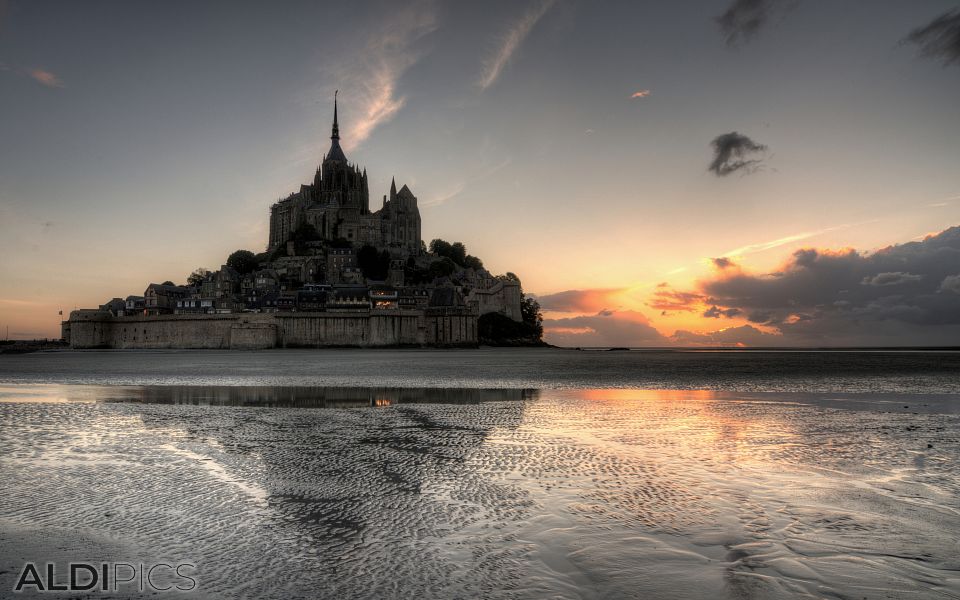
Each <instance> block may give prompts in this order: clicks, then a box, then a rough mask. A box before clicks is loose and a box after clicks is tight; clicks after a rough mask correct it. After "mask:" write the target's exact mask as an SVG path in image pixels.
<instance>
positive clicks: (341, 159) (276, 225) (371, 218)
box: [268, 95, 421, 256]
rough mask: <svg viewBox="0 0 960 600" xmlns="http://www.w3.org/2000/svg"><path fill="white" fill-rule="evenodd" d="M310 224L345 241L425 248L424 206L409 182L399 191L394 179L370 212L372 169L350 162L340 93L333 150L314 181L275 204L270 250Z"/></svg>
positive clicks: (395, 249)
mask: <svg viewBox="0 0 960 600" xmlns="http://www.w3.org/2000/svg"><path fill="white" fill-rule="evenodd" d="M305 225H309V226H311V227H312V228H313V229H314V230H315V231H316V234H317V235H319V237H320V238H321V239H322V240H325V241H328V242H333V241H338V242H341V243H342V242H344V241H345V242H349V243H351V244H352V245H353V246H354V247H360V246H364V245H371V246H375V247H381V248H386V249H388V250H390V251H391V253H392V254H396V255H399V256H416V255H418V254H419V253H420V247H421V241H420V239H421V238H420V235H421V234H420V211H419V209H418V208H417V199H416V197H415V196H414V195H413V193H412V192H411V191H410V189H409V188H408V187H407V186H403V187H402V188H401V189H400V191H399V192H398V191H397V189H396V184H395V183H392V184H391V189H390V196H389V199H388V198H387V197H386V196H385V197H384V202H383V207H382V208H381V209H380V210H378V211H377V212H374V213H371V212H370V188H369V184H368V178H367V171H366V169H363V170H361V169H360V167H359V166H357V165H351V164H350V162H349V161H348V160H347V157H346V155H345V154H344V153H343V149H342V148H341V147H340V123H339V119H338V114H337V98H336V95H334V101H333V127H332V129H331V132H330V150H328V151H327V154H326V155H325V156H324V157H323V161H322V162H321V163H320V166H319V167H318V168H317V172H316V174H315V176H314V179H313V184H312V185H302V186H300V191H298V192H294V193H293V194H290V196H288V197H287V198H285V199H283V200H281V201H279V202H277V203H276V204H274V205H273V206H272V207H271V208H270V242H269V247H268V250H275V249H276V248H279V247H281V246H283V245H284V244H286V243H287V241H289V240H290V239H292V237H293V235H294V233H295V232H297V231H298V230H301V229H303V228H304V226H305Z"/></svg>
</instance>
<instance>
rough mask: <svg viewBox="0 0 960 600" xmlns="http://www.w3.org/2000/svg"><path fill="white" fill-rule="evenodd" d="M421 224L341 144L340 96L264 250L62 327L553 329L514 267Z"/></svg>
mask: <svg viewBox="0 0 960 600" xmlns="http://www.w3.org/2000/svg"><path fill="white" fill-rule="evenodd" d="M420 227H421V223H420V210H419V208H418V207H417V198H416V196H414V195H413V192H411V191H410V189H409V188H408V187H407V186H405V185H404V186H403V187H401V188H400V190H399V191H398V190H397V186H396V182H395V180H394V181H392V182H391V185H390V192H389V194H388V195H384V196H383V202H382V205H381V207H380V209H379V210H377V211H374V212H371V210H370V188H369V180H368V178H367V171H366V169H362V170H361V169H360V167H358V166H357V165H354V164H351V163H350V162H349V161H348V160H347V157H346V155H345V154H344V152H343V149H342V148H341V147H340V124H339V119H338V115H337V99H336V96H334V106H333V127H332V131H331V135H330V149H329V151H328V152H327V153H326V155H325V156H324V157H323V160H322V162H321V164H320V166H319V167H318V168H317V171H316V174H315V175H314V178H313V183H312V184H308V185H302V186H301V187H300V190H299V191H297V192H295V193H293V194H291V195H289V196H288V197H286V198H284V199H282V200H280V201H278V202H276V203H275V204H273V206H271V207H270V238H269V241H268V244H267V248H266V251H264V252H261V253H259V254H254V253H253V252H249V251H246V250H240V251H237V252H234V253H233V254H232V255H231V256H230V258H229V259H228V260H227V262H226V264H224V265H223V266H221V267H220V269H218V270H216V271H209V270H207V269H203V268H201V269H197V270H196V271H194V273H193V274H191V275H190V277H189V279H188V281H187V283H186V284H185V285H178V284H175V283H173V282H171V281H167V282H164V283H159V284H158V283H151V284H149V285H148V286H147V287H146V289H145V290H144V292H143V295H131V296H127V297H126V298H120V297H117V298H113V299H112V300H109V301H108V302H106V303H105V304H103V305H101V306H100V307H99V308H97V309H82V310H75V311H73V312H71V313H70V318H69V320H67V321H64V322H63V338H64V339H65V340H66V341H68V342H69V343H70V345H71V346H72V347H74V348H237V349H256V348H274V347H329V346H360V347H378V346H381V347H382V346H476V345H478V344H479V343H481V342H486V343H498V342H497V340H500V341H503V342H505V343H508V344H510V345H536V344H539V343H542V342H540V337H541V334H542V327H541V326H540V317H539V313H538V310H537V305H536V303H535V302H534V301H532V300H531V299H524V298H523V293H522V291H521V289H520V281H519V279H518V278H517V277H516V276H515V275H513V274H511V273H508V274H507V275H500V276H494V275H492V274H491V273H490V272H489V271H487V270H486V269H485V268H484V267H483V263H482V262H481V261H480V259H478V258H476V257H474V256H470V255H468V254H467V253H466V248H465V247H464V246H463V244H459V243H455V244H450V243H447V242H444V241H443V240H434V241H433V242H431V244H430V247H429V248H427V246H426V245H425V244H424V242H423V240H422V239H421V229H420ZM491 340H493V341H491Z"/></svg>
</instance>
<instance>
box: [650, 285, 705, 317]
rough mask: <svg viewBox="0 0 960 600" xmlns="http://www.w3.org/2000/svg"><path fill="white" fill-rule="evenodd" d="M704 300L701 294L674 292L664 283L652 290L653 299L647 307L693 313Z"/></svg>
mask: <svg viewBox="0 0 960 600" xmlns="http://www.w3.org/2000/svg"><path fill="white" fill-rule="evenodd" d="M704 299H705V297H704V296H703V295H702V294H697V293H694V292H684V291H680V290H675V289H673V288H671V287H670V286H669V285H667V284H666V283H661V284H660V285H658V286H657V289H656V290H654V292H653V298H652V299H651V301H650V302H647V306H649V307H650V308H655V309H657V310H660V311H684V312H693V311H695V310H697V307H698V306H699V305H700V304H701V303H702V302H703V301H704Z"/></svg>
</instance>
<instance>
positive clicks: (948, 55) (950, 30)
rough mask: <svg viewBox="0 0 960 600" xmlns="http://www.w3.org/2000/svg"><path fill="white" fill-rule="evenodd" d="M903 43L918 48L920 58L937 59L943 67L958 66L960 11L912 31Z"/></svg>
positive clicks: (952, 12)
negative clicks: (955, 64)
mask: <svg viewBox="0 0 960 600" xmlns="http://www.w3.org/2000/svg"><path fill="white" fill-rule="evenodd" d="M903 41H904V42H907V43H911V44H916V45H917V46H920V54H921V56H925V57H927V58H932V59H937V60H939V61H940V62H942V63H943V66H949V65H950V64H952V63H957V64H960V9H956V10H952V11H949V12H946V13H944V14H942V15H940V16H939V17H937V18H936V19H934V20H933V21H930V22H929V23H928V24H926V25H924V26H923V27H918V28H917V29H914V30H913V31H911V32H910V33H909V34H908V35H907V37H906V38H904V40H903Z"/></svg>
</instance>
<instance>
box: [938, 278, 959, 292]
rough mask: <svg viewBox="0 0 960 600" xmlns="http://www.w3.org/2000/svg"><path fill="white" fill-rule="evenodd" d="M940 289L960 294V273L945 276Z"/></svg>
mask: <svg viewBox="0 0 960 600" xmlns="http://www.w3.org/2000/svg"><path fill="white" fill-rule="evenodd" d="M940 291H941V292H953V293H954V294H960V274H957V275H947V276H946V277H944V278H943V281H941V282H940Z"/></svg>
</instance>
